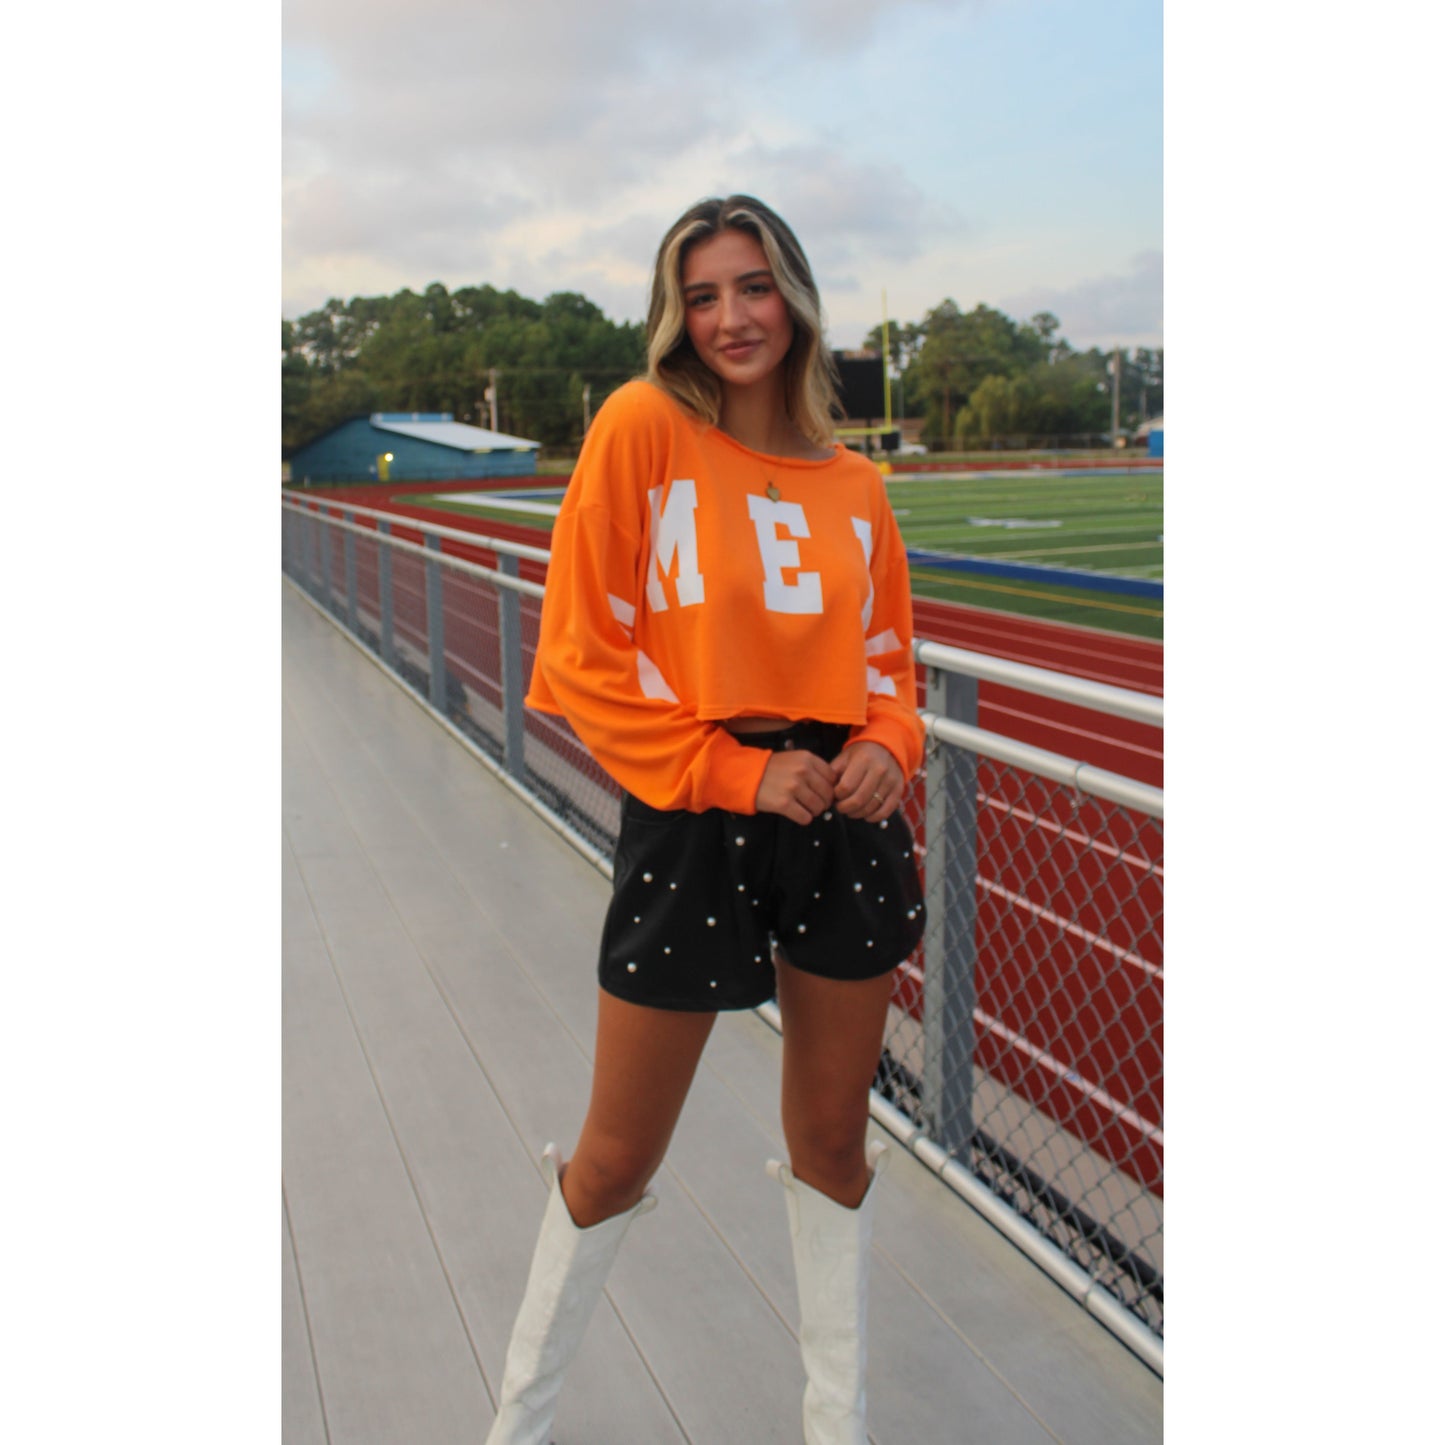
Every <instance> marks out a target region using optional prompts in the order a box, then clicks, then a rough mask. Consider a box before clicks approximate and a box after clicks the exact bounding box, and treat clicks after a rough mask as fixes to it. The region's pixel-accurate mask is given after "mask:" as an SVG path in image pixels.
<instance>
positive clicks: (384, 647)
mask: <svg viewBox="0 0 1445 1445" xmlns="http://www.w3.org/2000/svg"><path fill="white" fill-rule="evenodd" d="M376 530H377V532H378V534H379V535H380V536H382V537H389V536H391V523H390V522H388V521H387V520H386V518H385V517H379V518H377V522H376ZM376 588H377V591H378V592H379V593H380V594H381V660H382V661H383V662H384V663H385V664H386V665H387V666H388V667H390V668H395V667H396V642H395V640H394V639H393V637H392V615H391V548H390V546H388V545H387V543H385V542H379V543H378V544H377V549H376Z"/></svg>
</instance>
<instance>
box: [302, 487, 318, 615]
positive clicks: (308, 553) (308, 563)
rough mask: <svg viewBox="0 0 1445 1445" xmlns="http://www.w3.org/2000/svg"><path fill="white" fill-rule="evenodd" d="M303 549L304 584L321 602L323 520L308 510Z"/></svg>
mask: <svg viewBox="0 0 1445 1445" xmlns="http://www.w3.org/2000/svg"><path fill="white" fill-rule="evenodd" d="M301 547H302V557H303V565H304V567H305V571H304V572H302V574H301V581H302V584H303V585H304V586H305V588H306V590H307V591H308V592H310V593H311V595H312V596H313V597H314V598H315V599H316V600H317V601H318V602H319V601H320V600H321V519H320V518H319V517H318V516H317V515H316V514H315V513H314V512H312V511H311V510H309V509H308V510H307V512H306V514H305V515H304V517H303V518H302V521H301Z"/></svg>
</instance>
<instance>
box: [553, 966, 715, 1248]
mask: <svg viewBox="0 0 1445 1445" xmlns="http://www.w3.org/2000/svg"><path fill="white" fill-rule="evenodd" d="M716 1019H717V1015H716V1014H713V1013H682V1012H678V1011H677V1010H675V1009H655V1008H644V1007H642V1006H641V1005H640V1004H634V1003H625V1002H624V1001H623V1000H622V999H619V998H614V997H613V996H612V995H611V994H609V993H604V992H602V991H601V990H599V991H598V999H597V1051H596V1056H595V1062H594V1064H593V1070H592V1096H591V1100H590V1101H589V1103H588V1106H587V1117H586V1119H585V1120H584V1121H583V1124H582V1135H581V1138H579V1139H578V1141H577V1149H576V1151H575V1152H574V1154H573V1155H572V1158H571V1160H570V1161H569V1162H568V1164H567V1169H566V1173H565V1174H564V1176H563V1180H562V1197H563V1198H564V1199H565V1200H566V1203H567V1210H568V1213H570V1214H571V1216H572V1219H573V1222H574V1223H575V1224H576V1225H577V1227H578V1228H579V1229H587V1228H590V1227H591V1226H592V1225H594V1224H596V1223H598V1222H599V1221H601V1220H603V1219H610V1218H611V1217H612V1216H613V1215H614V1214H621V1213H622V1212H623V1211H624V1210H626V1209H630V1208H632V1206H633V1205H634V1204H636V1203H637V1201H638V1200H639V1199H641V1198H642V1195H643V1193H644V1191H645V1190H646V1188H647V1183H648V1180H650V1179H651V1178H652V1176H653V1175H654V1174H655V1173H657V1170H658V1168H659V1167H660V1166H661V1164H662V1160H663V1157H664V1156H665V1155H666V1153H667V1146H668V1143H669V1142H670V1141H671V1139H672V1131H673V1129H674V1128H675V1127H676V1125H677V1120H678V1116H679V1115H680V1114H681V1113H682V1106H683V1103H684V1102H685V1101H686V1099H687V1091H688V1089H689V1088H690V1087H691V1086H692V1080H693V1076H694V1075H695V1074H696V1072H697V1064H698V1060H699V1059H700V1058H701V1057H702V1051H703V1046H704V1045H705V1044H706V1043H707V1039H708V1035H709V1034H710V1033H711V1032H712V1026H713V1024H714V1022H715V1021H716Z"/></svg>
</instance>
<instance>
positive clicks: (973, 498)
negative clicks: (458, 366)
mask: <svg viewBox="0 0 1445 1445" xmlns="http://www.w3.org/2000/svg"><path fill="white" fill-rule="evenodd" d="M888 497H889V500H890V501H891V503H892V504H893V511H894V515H895V516H897V518H898V525H899V528H900V530H901V531H902V533H903V539H904V541H905V542H906V543H907V544H908V545H909V546H910V547H926V548H929V549H931V550H933V551H939V552H950V553H953V554H955V555H967V556H973V557H989V558H994V559H997V560H1004V561H1008V560H1012V561H1018V562H1033V563H1041V564H1051V565H1054V566H1061V567H1079V568H1084V569H1086V570H1088V571H1092V572H1109V573H1113V574H1115V575H1119V576H1126V577H1140V578H1153V579H1158V580H1162V579H1163V576H1164V544H1163V531H1164V479H1163V475H1162V472H1142V473H1133V474H1130V475H1124V476H1068V475H1063V476H1061V475H1057V474H1055V473H1051V472H1026V473H1019V474H1017V475H1005V476H998V475H994V476H987V475H985V476H974V477H955V476H949V475H946V474H931V475H917V476H913V477H910V476H907V475H904V474H900V475H898V476H895V477H894V478H892V479H890V481H889V483H888ZM407 500H408V501H411V502H416V503H420V504H423V505H426V506H430V507H435V508H436V509H437V510H438V511H447V512H454V513H458V514H462V515H465V516H468V517H476V518H481V519H486V520H490V521H498V522H511V523H520V524H522V525H524V526H531V527H536V528H537V529H538V530H539V531H540V532H542V533H544V534H545V533H548V532H550V530H551V518H550V517H541V516H534V515H530V514H528V513H525V512H510V511H503V510H501V509H498V508H491V507H477V506H472V505H470V504H467V503H462V502H458V501H457V500H456V499H455V498H453V497H448V496H439V497H430V496H425V495H418V496H414V497H409V498H408V499H407ZM1004 523H1008V524H1009V525H1007V526H1005V525H1003V524H1004ZM541 540H542V539H539V541H541ZM913 590H914V593H915V594H916V595H917V596H920V597H935V598H939V599H941V600H943V601H949V602H963V603H967V604H968V605H970V606H973V607H985V608H992V609H994V610H995V611H1003V612H1015V613H1022V614H1024V615H1026V616H1030V617H1040V618H1045V619H1049V620H1052V621H1057V622H1075V623H1082V624H1083V625H1085V626H1088V627H1097V628H1104V629H1106V630H1108V631H1112V632H1123V633H1128V634H1130V635H1132V636H1136V637H1150V638H1156V639H1161V638H1162V637H1163V634H1164V606H1163V603H1162V602H1159V601H1155V600H1153V599H1151V598H1146V597H1132V596H1121V595H1116V594H1113V593H1107V592H1097V591H1094V590H1092V589H1083V588H1079V587H1070V586H1064V585H1059V584H1054V583H1046V582H1037V581H1033V580H1027V581H1025V580H1017V581H1016V580H1014V579H1011V578H1003V577H979V576H974V575H971V574H967V573H961V572H950V571H945V570H943V569H940V568H930V567H929V566H928V565H927V564H926V563H925V564H919V563H915V564H914V566H913Z"/></svg>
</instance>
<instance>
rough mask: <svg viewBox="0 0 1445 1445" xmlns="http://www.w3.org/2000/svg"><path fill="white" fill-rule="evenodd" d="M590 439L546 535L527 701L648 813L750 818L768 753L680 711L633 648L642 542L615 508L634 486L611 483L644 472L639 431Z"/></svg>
mask: <svg viewBox="0 0 1445 1445" xmlns="http://www.w3.org/2000/svg"><path fill="white" fill-rule="evenodd" d="M599 420H600V417H599ZM595 426H596V423H594V427H595ZM589 440H590V438H589ZM597 440H598V445H597V446H596V447H594V448H592V449H591V451H590V453H588V452H586V451H584V456H583V457H581V458H579V462H578V473H577V475H576V476H575V477H574V482H573V485H574V486H579V491H578V492H577V494H576V495H573V494H571V492H570V489H569V496H568V498H567V502H566V503H564V505H563V508H562V512H561V514H560V515H559V517H558V519H557V524H556V526H555V527H554V529H553V532H552V560H551V563H550V565H549V567H548V575H547V591H546V596H545V598H544V601H543V604H542V621H541V631H540V635H539V637H538V641H537V656H536V662H535V665H534V669H533V674H532V686H531V690H530V692H529V693H528V697H527V702H528V704H529V705H530V706H533V707H537V708H541V709H542V710H544V711H548V712H557V713H561V714H562V715H563V716H564V717H566V719H567V721H568V722H570V723H571V724H572V727H573V729H574V730H575V731H576V733H577V736H578V737H579V738H580V739H581V740H582V742H583V744H584V745H585V746H586V748H587V750H588V751H589V752H590V753H591V754H592V756H593V757H594V758H595V759H596V761H597V762H598V764H599V765H600V766H601V767H602V768H603V769H605V770H606V772H607V773H608V774H609V775H610V776H611V777H613V778H614V779H615V780H616V781H617V782H618V783H619V784H621V785H622V787H624V788H626V789H627V791H628V792H630V793H632V794H634V795H635V796H636V797H639V798H641V799H642V801H643V802H645V803H648V804H650V805H651V806H652V807H654V808H668V809H673V808H682V809H687V810H689V811H692V812H702V811H703V810H704V809H707V808H725V809H727V810H728V811H730V812H734V813H752V812H754V811H755V809H756V799H757V792H758V785H759V783H760V782H761V781H762V775H763V770H764V769H765V768H766V767H767V763H768V755H767V754H766V753H765V752H762V751H760V750H758V749H757V748H745V747H744V746H743V745H742V744H741V743H739V742H738V741H737V739H736V738H735V737H733V735H732V734H731V733H730V732H728V731H727V729H726V728H724V727H721V726H720V725H719V724H717V723H715V722H707V721H703V720H702V719H700V718H699V717H698V715H697V710H696V707H695V706H693V705H689V704H687V703H684V702H680V701H679V700H678V698H677V696H676V695H675V693H674V692H673V689H672V687H671V685H670V684H669V683H668V681H667V679H666V678H665V677H664V676H663V674H662V671H661V670H660V669H659V667H658V666H657V663H656V662H655V661H654V660H653V659H652V658H650V657H649V656H648V655H647V654H646V653H645V652H644V651H642V649H641V648H640V647H638V646H637V644H636V641H635V640H634V631H635V625H636V621H637V609H638V608H639V606H641V605H644V588H643V585H642V583H643V578H644V576H645V562H646V557H645V555H644V548H645V544H644V542H643V539H642V535H641V531H640V528H639V530H638V531H637V532H636V533H633V532H632V531H631V529H630V526H629V524H631V523H639V522H640V518H638V517H637V516H636V515H635V508H634V513H633V515H628V514H627V513H626V509H625V507H624V505H623V500H624V498H625V496H626V495H627V492H630V493H631V494H632V495H634V496H635V495H636V492H637V487H636V484H635V482H631V483H629V485H628V488H627V492H624V491H623V490H622V489H621V488H620V487H618V485H617V483H618V479H619V478H622V477H629V476H635V475H636V469H637V468H639V467H647V468H649V470H648V471H646V472H644V473H643V475H645V476H646V475H650V474H651V471H650V467H651V463H652V461H653V460H654V459H653V458H650V457H649V456H648V455H647V452H648V450H649V445H648V444H649V437H648V434H647V428H646V427H645V426H643V427H634V428H631V429H626V428H613V429H612V430H611V431H610V432H605V433H604V432H600V431H599V433H598V438H597ZM609 480H610V481H611V482H612V484H613V486H612V489H611V490H610V495H609V494H608V493H607V492H606V491H605V490H604V488H605V487H606V483H607V482H608V481H609ZM644 505H645V502H644Z"/></svg>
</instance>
